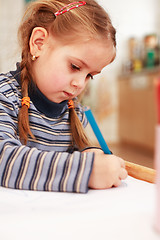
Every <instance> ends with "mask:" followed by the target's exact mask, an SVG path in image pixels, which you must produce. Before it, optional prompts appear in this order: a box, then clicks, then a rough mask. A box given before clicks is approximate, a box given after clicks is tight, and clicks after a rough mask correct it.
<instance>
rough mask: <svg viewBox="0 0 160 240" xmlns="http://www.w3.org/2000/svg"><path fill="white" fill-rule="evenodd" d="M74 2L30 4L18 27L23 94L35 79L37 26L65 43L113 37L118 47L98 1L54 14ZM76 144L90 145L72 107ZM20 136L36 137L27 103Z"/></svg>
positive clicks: (56, 0)
mask: <svg viewBox="0 0 160 240" xmlns="http://www.w3.org/2000/svg"><path fill="white" fill-rule="evenodd" d="M69 3H71V1H69V0H39V1H35V2H32V3H30V4H29V5H28V8H27V9H26V12H25V14H24V17H23V19H22V22H21V24H20V27H19V30H18V37H19V41H20V45H21V48H22V60H21V88H22V97H27V96H28V87H29V85H30V83H31V79H32V60H31V57H32V56H31V54H30V46H29V42H30V37H31V34H32V31H33V29H34V28H35V27H43V28H45V29H46V30H47V32H48V33H49V34H52V35H53V36H54V37H56V38H57V39H58V40H59V41H61V42H64V43H66V44H70V43H73V42H74V41H78V40H79V41H81V40H82V39H83V40H87V39H88V40H89V39H98V40H103V41H106V42H107V41H108V39H111V40H112V42H113V45H114V46H115V47H116V39H115V34H116V31H115V28H114V27H113V26H112V23H111V20H110V18H109V16H108V14H107V13H106V12H105V10H104V9H103V8H102V7H101V6H100V5H99V4H98V3H97V2H96V1H95V0H86V4H85V5H84V6H80V7H78V8H75V9H73V10H70V11H68V12H66V13H64V14H61V15H60V16H57V17H55V15H54V13H55V12H57V11H58V10H60V9H61V8H62V7H64V6H66V5H67V4H69ZM69 112H70V114H69V116H70V123H71V131H72V140H73V144H76V145H77V146H78V147H79V148H80V149H83V148H84V147H86V146H89V145H90V142H89V141H88V139H87V137H86V135H85V132H84V129H83V126H82V124H81V122H80V120H79V118H78V116H77V114H76V112H75V110H74V109H70V110H69ZM18 126H19V136H20V140H21V141H23V142H24V143H25V144H26V143H27V140H28V136H29V135H30V136H31V137H32V138H34V136H33V134H32V132H31V130H30V126H29V116H28V108H27V107H26V106H25V105H24V106H22V107H21V108H20V110H19V119H18Z"/></svg>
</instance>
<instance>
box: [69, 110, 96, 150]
mask: <svg viewBox="0 0 160 240" xmlns="http://www.w3.org/2000/svg"><path fill="white" fill-rule="evenodd" d="M69 119H70V124H71V132H72V145H74V144H75V145H76V146H78V147H79V149H80V150H82V149H83V148H85V147H89V146H91V143H90V141H89V139H88V138H87V136H86V134H85V131H84V128H83V125H82V123H81V121H80V120H79V118H78V116H77V113H76V111H75V110H74V108H70V109H69Z"/></svg>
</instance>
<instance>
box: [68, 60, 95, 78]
mask: <svg viewBox="0 0 160 240" xmlns="http://www.w3.org/2000/svg"><path fill="white" fill-rule="evenodd" d="M71 69H72V70H73V71H75V70H77V71H80V70H81V68H80V67H79V66H78V65H76V64H73V63H71ZM87 78H89V79H93V75H92V74H90V73H89V74H88V75H87Z"/></svg>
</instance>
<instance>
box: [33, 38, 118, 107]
mask: <svg viewBox="0 0 160 240" xmlns="http://www.w3.org/2000/svg"><path fill="white" fill-rule="evenodd" d="M114 57H115V48H114V47H113V44H112V42H111V40H108V43H107V44H104V43H102V42H100V41H96V40H89V41H87V42H81V43H73V44H69V45H64V44H62V43H59V41H58V40H56V39H55V38H54V39H53V37H51V36H50V37H49V38H48V41H47V42H45V44H44V45H43V46H42V47H41V51H40V54H39V57H38V58H37V59H36V61H35V62H33V69H32V73H33V79H34V81H35V83H36V85H37V87H38V88H39V90H40V91H41V92H42V93H43V94H44V95H45V96H46V97H47V98H48V99H49V100H51V101H53V102H56V103H60V102H62V101H64V100H69V99H73V98H74V97H76V96H78V95H79V94H80V93H81V92H82V91H83V89H84V88H85V86H86V84H87V82H88V81H90V80H91V79H92V78H93V77H94V75H96V74H98V73H100V72H101V70H102V69H103V68H104V67H105V66H107V65H108V64H109V63H110V62H111V61H112V60H113V58H114Z"/></svg>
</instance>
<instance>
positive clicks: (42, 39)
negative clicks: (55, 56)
mask: <svg viewBox="0 0 160 240" xmlns="http://www.w3.org/2000/svg"><path fill="white" fill-rule="evenodd" d="M47 38H48V32H47V30H46V29H45V28H42V27H35V28H34V29H33V30H32V34H31V37H30V41H29V46H30V53H31V55H32V56H35V57H39V56H40V54H41V51H42V50H43V47H44V45H45V43H46V41H47Z"/></svg>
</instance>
